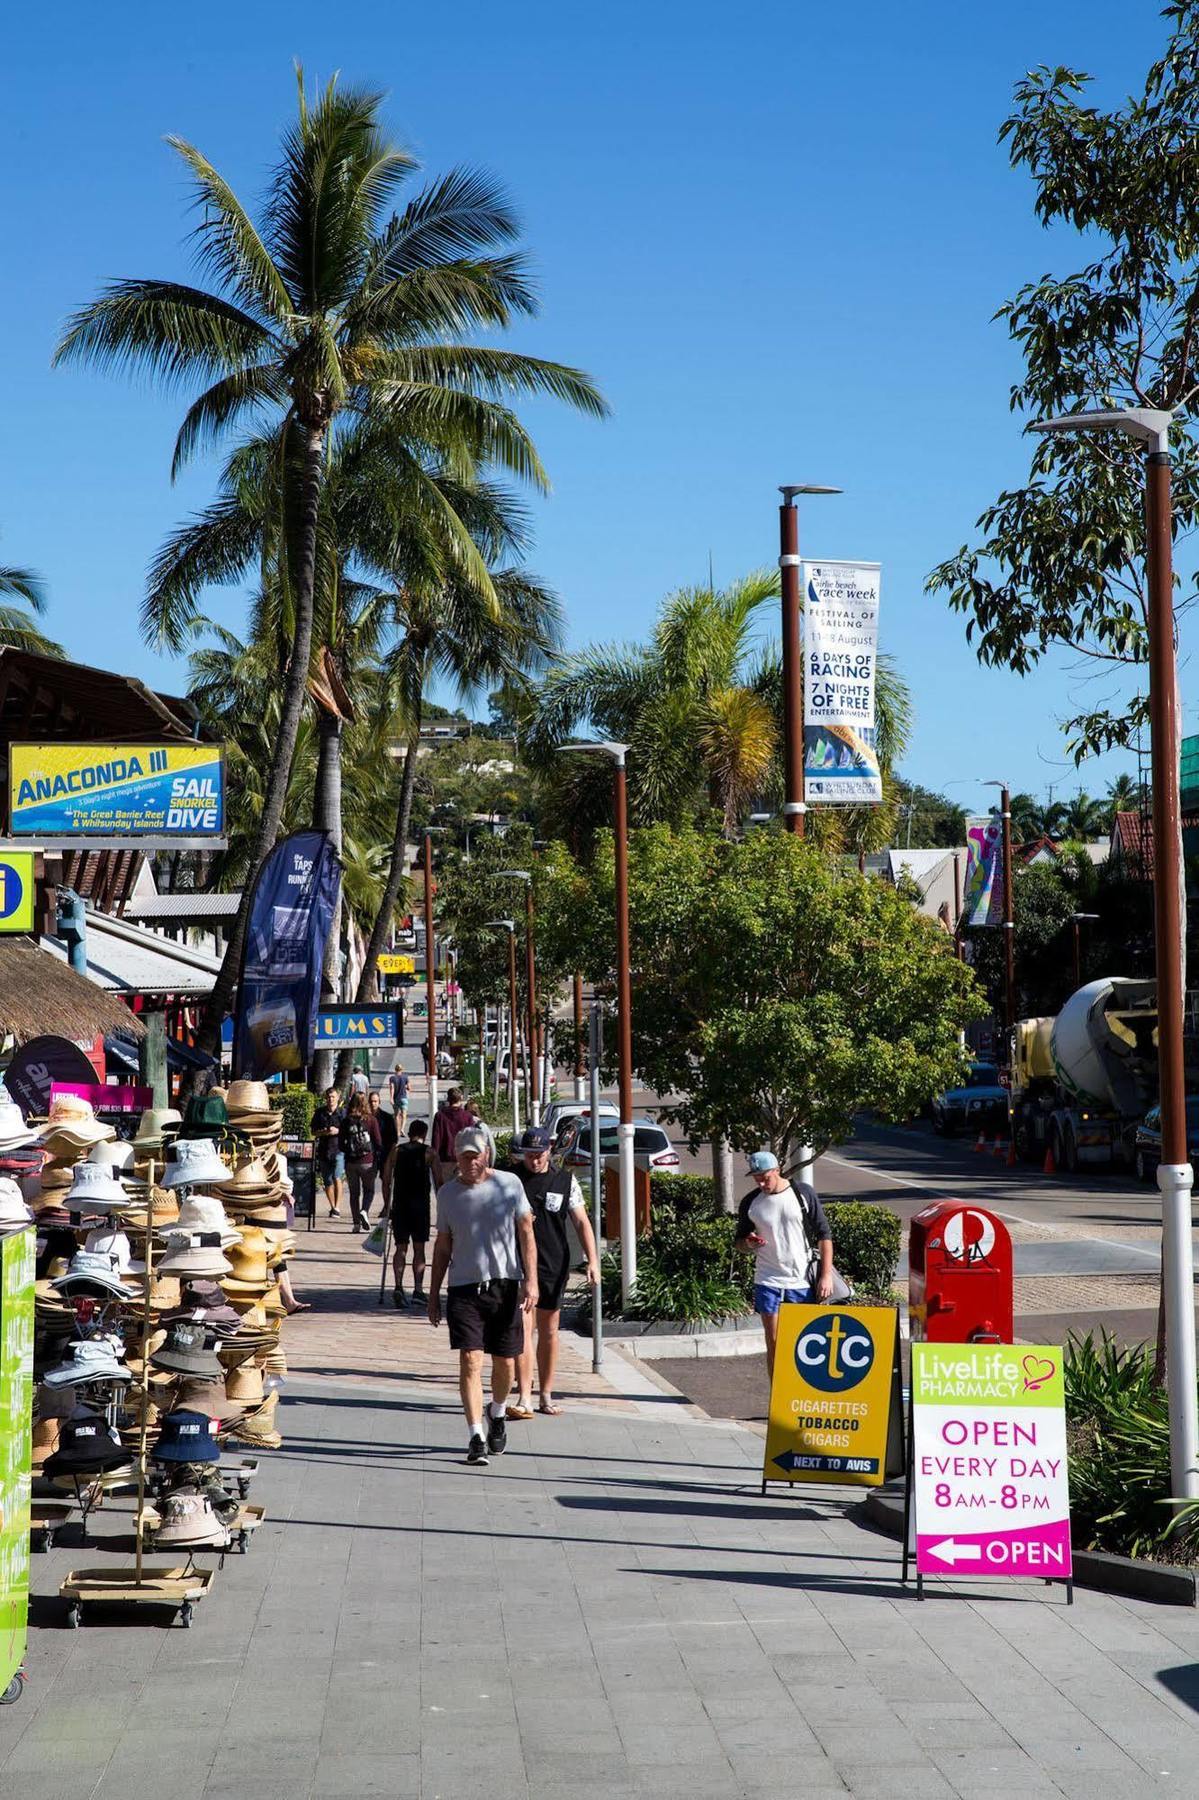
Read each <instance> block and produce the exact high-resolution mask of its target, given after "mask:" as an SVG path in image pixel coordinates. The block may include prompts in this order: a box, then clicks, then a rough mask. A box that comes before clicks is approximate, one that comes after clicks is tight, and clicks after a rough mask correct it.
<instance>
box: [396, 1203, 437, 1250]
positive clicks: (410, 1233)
mask: <svg viewBox="0 0 1199 1800" xmlns="http://www.w3.org/2000/svg"><path fill="white" fill-rule="evenodd" d="M391 1229H392V1234H393V1236H395V1237H397V1238H399V1239H400V1240H401V1242H402V1241H403V1240H404V1239H405V1238H411V1239H412V1242H413V1243H414V1244H423V1243H424V1242H425V1240H426V1238H427V1237H428V1235H429V1196H428V1194H427V1193H425V1194H417V1195H413V1196H411V1197H407V1196H405V1197H401V1198H400V1199H398V1200H393V1201H392V1203H391Z"/></svg>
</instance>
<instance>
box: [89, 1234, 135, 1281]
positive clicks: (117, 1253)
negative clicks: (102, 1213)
mask: <svg viewBox="0 0 1199 1800" xmlns="http://www.w3.org/2000/svg"><path fill="white" fill-rule="evenodd" d="M83 1248H84V1249H85V1250H90V1251H91V1252H92V1253H93V1254H94V1255H96V1256H108V1257H111V1258H112V1266H113V1268H114V1269H115V1270H116V1272H117V1274H118V1275H128V1274H129V1272H130V1269H131V1268H132V1266H133V1264H132V1261H131V1257H132V1252H131V1250H130V1248H129V1238H128V1236H127V1235H126V1233H125V1232H123V1231H113V1230H111V1229H110V1228H109V1227H108V1226H105V1227H104V1228H103V1229H102V1230H100V1231H89V1232H88V1234H87V1237H86V1239H85V1240H84V1245H83Z"/></svg>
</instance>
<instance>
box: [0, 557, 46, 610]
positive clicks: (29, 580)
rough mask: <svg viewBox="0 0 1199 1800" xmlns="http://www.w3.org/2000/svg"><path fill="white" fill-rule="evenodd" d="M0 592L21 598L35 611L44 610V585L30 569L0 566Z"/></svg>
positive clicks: (17, 598) (14, 597)
mask: <svg viewBox="0 0 1199 1800" xmlns="http://www.w3.org/2000/svg"><path fill="white" fill-rule="evenodd" d="M0 594H11V595H12V597H13V599H14V600H23V601H24V602H25V604H26V606H31V607H32V608H33V610H34V612H35V613H44V612H45V610H46V586H45V583H44V582H43V580H42V578H41V576H40V575H38V574H36V573H35V572H34V571H33V570H32V569H15V568H7V569H5V568H0Z"/></svg>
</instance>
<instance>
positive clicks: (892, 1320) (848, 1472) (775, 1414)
mask: <svg viewBox="0 0 1199 1800" xmlns="http://www.w3.org/2000/svg"><path fill="white" fill-rule="evenodd" d="M897 1316H898V1315H897V1314H896V1311H895V1308H894V1307H893V1306H855V1307H853V1308H841V1307H830V1306H829V1305H828V1303H827V1302H825V1303H824V1304H823V1305H821V1304H819V1303H818V1304H816V1305H804V1306H797V1305H786V1306H780V1308H779V1329H778V1341H777V1344H776V1347H775V1355H774V1379H773V1381H772V1382H771V1384H770V1421H769V1424H768V1426H767V1430H766V1448H765V1452H764V1455H763V1460H762V1480H763V1481H764V1482H766V1481H815V1482H823V1481H834V1482H839V1483H844V1484H846V1485H849V1486H861V1487H878V1486H879V1484H880V1483H881V1482H883V1481H884V1480H885V1479H886V1477H887V1476H888V1475H889V1474H893V1473H895V1472H896V1470H897V1468H898V1467H900V1466H901V1463H900V1462H899V1460H898V1454H899V1453H898V1441H899V1438H898V1433H899V1361H898V1357H897V1355H896V1348H897V1345H898V1341H899V1340H898V1335H897V1331H896V1320H897Z"/></svg>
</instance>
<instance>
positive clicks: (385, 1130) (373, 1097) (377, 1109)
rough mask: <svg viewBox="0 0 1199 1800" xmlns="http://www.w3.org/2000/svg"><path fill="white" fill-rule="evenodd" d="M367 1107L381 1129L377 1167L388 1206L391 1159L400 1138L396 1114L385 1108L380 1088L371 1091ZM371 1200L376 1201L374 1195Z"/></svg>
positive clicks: (383, 1198)
mask: <svg viewBox="0 0 1199 1800" xmlns="http://www.w3.org/2000/svg"><path fill="white" fill-rule="evenodd" d="M367 1105H368V1106H369V1107H370V1109H371V1118H372V1119H373V1120H374V1121H375V1124H376V1125H377V1126H378V1127H379V1155H378V1158H377V1161H376V1165H375V1166H376V1169H377V1170H378V1175H379V1184H380V1185H379V1198H380V1200H381V1201H382V1202H383V1205H384V1206H386V1205H387V1196H388V1195H389V1194H390V1192H391V1159H392V1157H393V1156H394V1155H395V1152H396V1143H397V1138H398V1133H397V1131H396V1122H395V1114H394V1113H390V1112H388V1111H387V1110H386V1108H385V1107H384V1105H383V1102H382V1099H381V1097H380V1094H379V1090H378V1088H372V1089H371V1091H370V1095H369V1097H368V1099H367ZM371 1199H372V1200H373V1199H374V1194H373V1193H372V1195H371Z"/></svg>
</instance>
